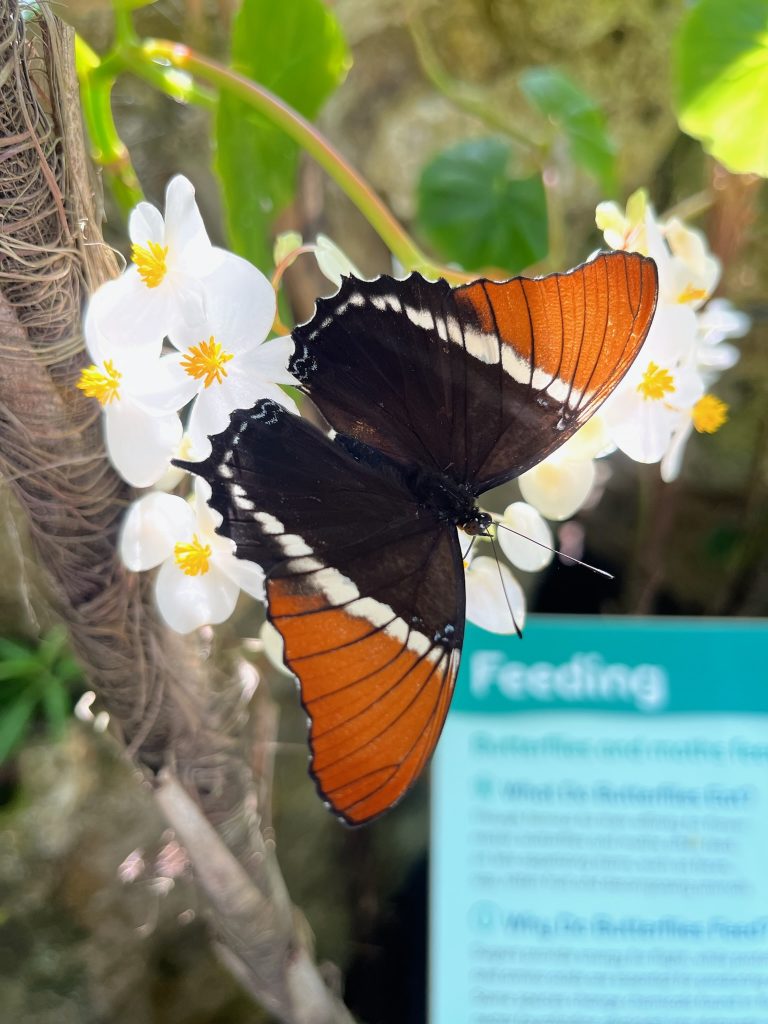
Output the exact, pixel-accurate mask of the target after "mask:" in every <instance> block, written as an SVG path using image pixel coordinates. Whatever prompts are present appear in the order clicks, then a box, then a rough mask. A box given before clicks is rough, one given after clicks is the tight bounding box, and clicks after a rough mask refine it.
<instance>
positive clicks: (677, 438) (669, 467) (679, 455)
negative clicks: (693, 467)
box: [660, 413, 693, 484]
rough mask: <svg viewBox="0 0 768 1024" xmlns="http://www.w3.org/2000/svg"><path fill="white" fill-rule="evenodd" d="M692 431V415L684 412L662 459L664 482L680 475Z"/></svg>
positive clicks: (662, 477) (667, 482)
mask: <svg viewBox="0 0 768 1024" xmlns="http://www.w3.org/2000/svg"><path fill="white" fill-rule="evenodd" d="M692 432H693V419H692V417H691V416H690V415H689V414H688V413H682V414H681V417H680V423H679V424H678V426H677V429H676V430H675V432H674V433H673V434H672V439H671V441H670V443H669V447H668V448H667V450H666V452H665V453H664V457H663V459H662V460H661V467H660V469H661V479H662V480H663V481H664V483H666V484H669V483H671V482H672V481H673V480H676V479H677V478H678V476H679V475H680V470H681V468H682V465H683V456H684V455H685V446H686V445H687V444H688V438H689V437H690V436H691V434H692Z"/></svg>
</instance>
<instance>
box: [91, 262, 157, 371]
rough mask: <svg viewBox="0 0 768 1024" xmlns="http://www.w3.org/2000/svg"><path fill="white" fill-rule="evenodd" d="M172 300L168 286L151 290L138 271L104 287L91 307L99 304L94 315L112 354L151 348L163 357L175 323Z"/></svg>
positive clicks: (131, 269)
mask: <svg viewBox="0 0 768 1024" xmlns="http://www.w3.org/2000/svg"><path fill="white" fill-rule="evenodd" d="M172 298H173V296H172V295H171V294H170V293H169V291H168V288H167V287H166V286H165V285H164V284H161V285H159V286H158V287H157V288H147V286H146V284H144V282H143V281H142V279H141V277H140V276H139V272H138V270H137V269H136V267H129V268H128V270H126V272H125V273H124V274H123V275H122V277H118V278H117V280H116V281H110V282H109V283H108V284H106V285H102V286H101V288H99V289H98V291H96V292H95V293H94V296H93V299H92V300H91V305H92V306H93V305H94V304H95V309H94V310H93V314H94V316H95V318H96V320H97V322H98V326H99V328H100V330H101V332H102V334H103V335H104V337H105V338H107V340H108V343H109V346H110V351H112V352H114V351H116V350H117V349H119V348H124V349H126V350H128V351H130V350H133V349H136V348H147V349H148V350H149V351H151V352H153V353H154V354H156V355H159V354H160V349H161V348H162V343H163V338H164V337H165V335H166V334H167V333H168V328H169V326H170V324H171V323H172V319H173V317H172V308H171V301H172Z"/></svg>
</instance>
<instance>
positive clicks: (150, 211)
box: [128, 203, 165, 249]
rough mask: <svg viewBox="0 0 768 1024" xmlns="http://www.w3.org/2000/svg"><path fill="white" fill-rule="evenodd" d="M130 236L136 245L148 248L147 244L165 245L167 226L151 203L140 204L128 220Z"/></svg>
mask: <svg viewBox="0 0 768 1024" xmlns="http://www.w3.org/2000/svg"><path fill="white" fill-rule="evenodd" d="M128 234H129V235H130V238H131V241H132V242H133V244H134V245H140V246H142V248H145V249H146V247H147V242H155V243H156V244H157V245H164V244H165V225H164V223H163V218H162V215H161V213H160V211H159V210H158V209H157V207H156V206H153V205H152V204H151V203H138V204H137V205H136V206H134V208H133V209H132V210H131V215H130V217H129V218H128Z"/></svg>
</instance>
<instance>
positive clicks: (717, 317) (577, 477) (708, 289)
mask: <svg viewBox="0 0 768 1024" xmlns="http://www.w3.org/2000/svg"><path fill="white" fill-rule="evenodd" d="M596 222H597V226H598V227H599V228H600V230H601V231H603V232H604V237H605V241H606V243H607V244H608V245H609V246H610V247H611V248H613V249H624V250H626V251H627V252H640V253H642V254H643V255H646V256H652V257H653V259H654V260H655V262H656V266H657V268H658V273H659V301H658V306H657V309H656V314H655V317H654V320H653V324H652V326H651V330H650V332H649V335H648V338H647V339H646V342H645V344H644V346H643V349H642V351H641V353H640V355H639V357H638V359H637V360H636V361H635V363H634V364H633V366H632V367H631V368H630V370H629V372H628V373H627V375H626V377H625V378H624V380H623V381H622V383H621V384H620V385H619V387H618V388H617V389H616V391H615V392H614V394H613V395H612V396H611V397H610V398H609V399H608V401H607V402H606V403H605V405H604V406H603V407H602V409H601V410H600V411H599V412H598V413H597V415H595V416H593V417H592V418H591V419H590V420H589V421H588V422H587V423H586V425H585V426H584V427H582V428H581V430H580V431H579V432H578V433H577V434H576V435H575V436H574V437H572V438H571V439H570V440H569V441H567V442H566V443H565V444H564V445H563V446H562V447H561V448H559V449H558V450H557V451H556V452H555V453H554V454H553V455H551V456H549V458H547V459H545V460H544V462H542V463H540V464H539V465H538V466H536V467H534V468H533V469H531V470H529V471H528V472H527V473H524V474H523V475H522V476H521V477H520V479H519V484H520V492H521V495H522V497H523V498H524V499H525V502H526V503H527V504H525V503H522V502H517V503H516V504H515V505H511V506H510V508H508V509H507V511H506V512H505V514H504V516H503V517H502V519H501V521H500V522H499V524H498V527H497V529H498V532H497V539H498V544H499V547H500V548H501V549H502V551H503V552H504V554H505V555H506V556H507V558H508V559H509V561H510V562H511V563H512V564H513V565H514V566H516V567H517V568H520V569H523V570H526V571H535V570H536V569H538V568H542V567H543V566H544V565H545V564H547V562H548V561H549V560H550V559H551V557H552V555H551V551H550V552H548V551H547V550H546V547H545V546H542V547H541V548H538V549H536V550H534V548H533V545H532V544H530V543H528V542H526V541H525V540H523V539H522V538H520V537H518V536H516V535H515V534H511V533H509V532H508V530H509V529H510V528H511V529H517V530H519V533H521V534H523V535H525V536H526V537H530V538H534V539H537V540H539V541H540V542H541V543H542V545H549V546H550V547H551V545H552V540H551V533H550V531H549V527H548V526H547V524H546V522H545V519H544V518H542V517H545V518H546V519H549V520H554V521H556V522H561V521H563V520H565V519H569V518H570V517H571V516H573V515H574V514H575V513H576V512H577V511H578V510H579V509H580V508H582V507H583V506H584V505H585V504H586V503H587V502H588V501H589V500H590V498H591V495H592V494H593V493H594V491H593V488H594V485H595V482H596V480H597V479H598V467H597V463H596V460H597V459H600V458H602V457H603V456H605V455H609V454H610V453H611V452H613V451H615V450H616V449H617V448H618V449H620V450H621V451H622V452H624V454H625V455H628V456H629V457H630V458H631V459H634V460H635V461H636V462H643V463H660V471H661V476H662V479H663V480H665V481H666V482H670V481H672V480H674V479H675V478H676V477H677V476H678V474H679V472H680V468H681V465H682V460H683V454H684V451H685V446H686V443H687V441H688V439H689V438H690V436H691V434H692V432H693V431H694V430H696V431H698V432H700V433H714V431H716V430H718V429H719V428H720V427H721V426H722V425H723V424H724V423H725V422H726V420H727V418H728V406H727V405H726V404H725V402H723V401H722V400H721V399H719V398H717V397H716V396H715V395H714V394H712V393H710V391H709V389H710V388H711V387H712V385H713V384H715V383H716V381H717V379H718V378H719V376H720V375H721V374H722V373H723V372H724V371H725V370H727V369H729V368H730V367H732V366H733V365H734V364H735V363H736V362H737V361H738V359H739V351H738V349H737V348H735V347H734V346H733V345H731V344H729V343H728V341H727V339H728V338H734V337H741V336H743V335H744V334H746V333H747V331H748V330H749V326H750V322H749V318H748V317H747V316H746V315H745V314H743V313H741V312H739V311H738V310H735V309H733V308H732V307H731V305H730V303H728V302H727V301H726V300H724V299H711V298H710V297H711V295H712V293H713V291H714V289H715V287H716V286H717V283H718V280H719V278H720V264H719V262H718V261H717V259H716V258H715V257H714V256H713V255H712V254H711V253H710V252H709V250H708V248H707V244H706V240H705V239H704V236H703V235H702V234H700V233H699V232H697V231H694V230H692V229H691V228H689V227H686V226H685V225H684V224H683V223H682V222H681V221H680V220H678V219H676V218H670V219H669V220H665V221H660V220H658V219H657V218H656V215H655V213H654V210H653V207H652V206H651V204H650V203H649V201H648V197H647V195H646V193H645V192H644V191H643V190H640V191H638V192H635V193H634V195H632V196H630V198H629V200H628V202H627V206H626V210H624V211H622V210H621V209H620V208H619V207H618V206H617V205H616V204H615V203H601V204H600V205H599V206H598V208H597V215H596ZM512 510H514V512H513V511H512ZM510 516H512V518H513V519H514V518H515V517H516V521H517V523H518V525H513V522H510V521H509V519H510ZM505 527H506V529H505ZM526 543H528V551H529V552H530V554H531V555H533V556H535V557H534V558H533V561H532V562H531V563H528V564H526V562H525V558H524V557H523V559H522V560H521V557H520V555H521V552H525V550H526V548H525V545H526ZM536 558H538V559H539V560H540V564H538V565H537V564H535V560H536ZM465 561H466V559H465ZM489 561H490V562H491V564H492V560H489V559H486V558H483V557H479V558H477V559H475V561H473V562H470V563H469V567H468V569H467V616H468V618H470V619H471V620H472V621H474V622H476V623H478V624H479V625H482V626H485V628H487V629H494V630H495V631H497V632H506V633H509V632H512V631H513V630H514V628H515V627H514V623H513V621H512V614H511V613H514V617H515V618H516V619H517V622H518V625H520V622H521V618H522V616H523V614H524V608H525V602H524V599H523V596H522V592H521V591H520V588H519V585H518V584H517V582H516V581H515V580H514V578H513V577H512V574H511V573H510V572H509V570H508V569H507V568H506V567H505V566H504V567H502V570H501V573H500V572H499V571H498V570H496V569H494V571H493V572H491V571H490V567H489V566H488V565H487V564H486V563H487V562H489ZM502 579H503V589H502ZM490 607H493V608H494V609H495V612H494V614H493V615H491V614H489V611H488V609H489V608H490Z"/></svg>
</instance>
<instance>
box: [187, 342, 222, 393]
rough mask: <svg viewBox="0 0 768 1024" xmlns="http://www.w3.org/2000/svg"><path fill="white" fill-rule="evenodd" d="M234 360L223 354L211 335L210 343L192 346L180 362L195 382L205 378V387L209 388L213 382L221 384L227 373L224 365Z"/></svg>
mask: <svg viewBox="0 0 768 1024" xmlns="http://www.w3.org/2000/svg"><path fill="white" fill-rule="evenodd" d="M230 359H234V355H233V354H232V353H231V352H225V351H224V350H223V349H222V347H221V345H220V344H219V342H218V341H216V340H215V338H214V337H213V335H211V339H210V341H201V342H200V344H199V345H192V346H191V347H190V349H189V350H188V352H187V354H186V355H185V356H184V358H183V359H182V361H181V365H182V366H183V368H184V369H185V370H186V371H187V373H188V374H189V375H190V377H194V378H195V380H202V378H203V377H205V387H207V388H209V387H210V386H211V384H213V382H214V381H216V383H217V384H221V382H222V380H223V379H224V377H226V376H227V371H226V370H225V369H224V363H228V362H229V360H230Z"/></svg>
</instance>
